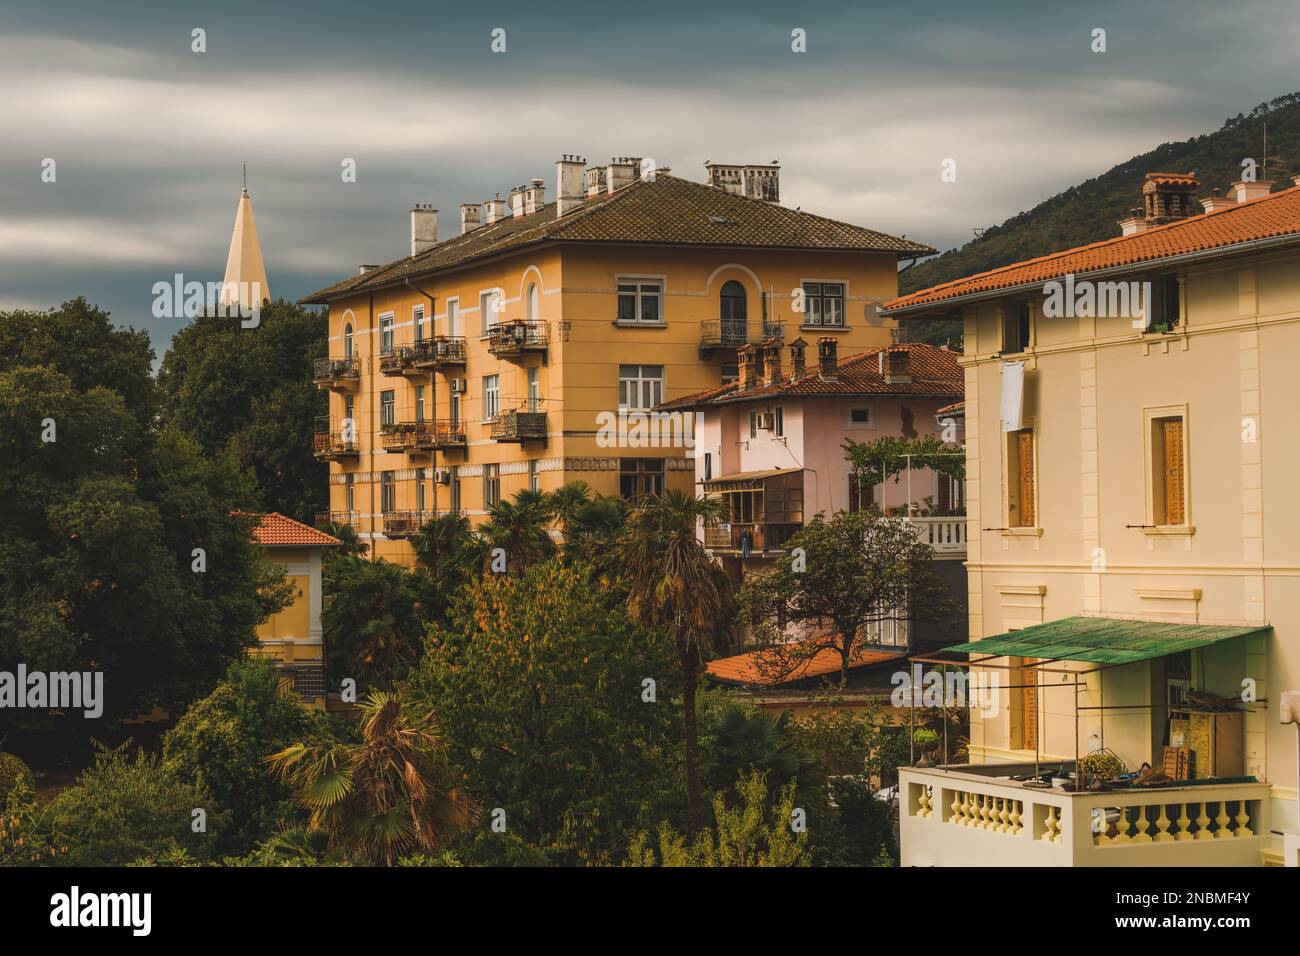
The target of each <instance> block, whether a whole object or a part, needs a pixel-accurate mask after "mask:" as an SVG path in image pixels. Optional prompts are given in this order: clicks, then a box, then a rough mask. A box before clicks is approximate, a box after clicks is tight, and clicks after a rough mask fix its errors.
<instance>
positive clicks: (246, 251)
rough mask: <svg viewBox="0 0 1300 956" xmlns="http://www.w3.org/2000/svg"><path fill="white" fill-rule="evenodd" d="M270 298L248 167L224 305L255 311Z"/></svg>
mask: <svg viewBox="0 0 1300 956" xmlns="http://www.w3.org/2000/svg"><path fill="white" fill-rule="evenodd" d="M231 283H233V285H232V284H231ZM270 298H271V285H270V283H269V282H267V281H266V267H265V266H264V265H263V264H262V247H261V245H260V244H259V243H258V241H257V223H255V222H254V221H253V201H252V200H251V199H249V198H248V167H247V166H245V167H244V189H243V192H242V194H241V195H240V197H239V208H238V210H237V211H236V212H235V231H234V233H233V234H232V235H231V237H230V255H229V256H227V257H226V278H225V283H224V284H223V286H222V291H221V304H222V305H225V306H229V305H231V304H235V303H237V304H238V305H239V306H240V307H242V308H244V309H252V308H257V307H259V306H261V304H262V303H263V302H265V301H268V300H269V299H270ZM254 300H256V301H254Z"/></svg>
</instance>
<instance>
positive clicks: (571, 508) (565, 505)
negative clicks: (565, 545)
mask: <svg viewBox="0 0 1300 956" xmlns="http://www.w3.org/2000/svg"><path fill="white" fill-rule="evenodd" d="M591 500H592V499H591V486H590V485H588V484H587V483H586V482H585V481H571V482H569V483H568V484H567V485H562V486H561V487H559V488H556V489H555V490H554V491H552V492H551V493H550V494H549V495H547V496H546V511H547V513H548V514H549V515H550V517H551V518H552V519H553V520H554V521H555V523H556V524H558V525H559V526H560V530H561V531H563V532H564V536H565V537H566V538H567V537H568V535H569V525H570V524H571V523H572V521H573V517H574V515H575V514H577V512H578V511H579V509H581V508H582V507H583V506H584V505H586V504H589V503H590V502H591Z"/></svg>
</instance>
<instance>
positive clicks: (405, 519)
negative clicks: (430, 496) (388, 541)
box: [384, 511, 435, 538]
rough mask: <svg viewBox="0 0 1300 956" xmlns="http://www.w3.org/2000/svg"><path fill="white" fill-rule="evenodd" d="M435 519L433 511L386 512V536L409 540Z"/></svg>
mask: <svg viewBox="0 0 1300 956" xmlns="http://www.w3.org/2000/svg"><path fill="white" fill-rule="evenodd" d="M434 517H435V514H434V512H432V511H385V512H384V535H385V536H386V537H389V538H409V537H410V536H411V535H413V534H417V533H418V532H419V530H420V529H421V528H423V527H424V526H425V524H426V523H428V522H429V521H430V520H432V519H433V518H434Z"/></svg>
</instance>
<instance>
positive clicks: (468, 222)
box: [460, 202, 482, 236]
mask: <svg viewBox="0 0 1300 956" xmlns="http://www.w3.org/2000/svg"><path fill="white" fill-rule="evenodd" d="M481 225H482V222H481V221H480V220H479V208H478V203H475V202H463V203H461V204H460V234H461V235H462V236H463V235H465V233H467V232H473V231H474V230H475V229H477V228H478V227H479V226H481Z"/></svg>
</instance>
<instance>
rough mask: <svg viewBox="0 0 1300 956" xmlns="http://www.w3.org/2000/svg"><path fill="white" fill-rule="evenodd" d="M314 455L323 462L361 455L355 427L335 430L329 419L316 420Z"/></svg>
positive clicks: (313, 440) (313, 439)
mask: <svg viewBox="0 0 1300 956" xmlns="http://www.w3.org/2000/svg"><path fill="white" fill-rule="evenodd" d="M312 454H314V455H315V456H316V457H317V458H319V459H321V460H323V461H333V460H334V459H336V458H347V457H352V456H355V455H360V454H361V446H360V445H359V444H358V442H357V435H356V429H355V428H354V427H345V428H335V427H334V424H333V423H332V422H331V421H330V420H329V418H327V417H320V418H317V419H316V432H315V434H314V435H313V436H312Z"/></svg>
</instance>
